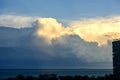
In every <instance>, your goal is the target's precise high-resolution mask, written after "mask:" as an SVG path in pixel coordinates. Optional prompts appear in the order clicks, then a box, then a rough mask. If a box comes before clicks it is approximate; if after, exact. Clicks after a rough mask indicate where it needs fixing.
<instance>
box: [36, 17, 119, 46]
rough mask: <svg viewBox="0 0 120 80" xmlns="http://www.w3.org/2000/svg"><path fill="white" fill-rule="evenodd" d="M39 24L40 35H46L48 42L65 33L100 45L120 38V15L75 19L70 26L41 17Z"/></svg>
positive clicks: (38, 32)
mask: <svg viewBox="0 0 120 80" xmlns="http://www.w3.org/2000/svg"><path fill="white" fill-rule="evenodd" d="M37 24H38V26H40V28H39V29H38V31H37V34H38V36H42V37H44V38H45V39H46V41H48V43H51V40H52V39H55V38H61V36H64V35H78V36H79V37H80V38H82V39H83V40H84V41H87V42H96V43H98V46H101V45H106V44H107V42H108V41H112V40H114V39H120V36H119V35H120V16H117V17H111V18H95V19H87V20H84V21H82V20H81V21H73V22H71V24H70V25H69V26H68V27H64V26H62V24H61V23H59V22H57V20H56V19H54V18H40V19H38V21H37Z"/></svg>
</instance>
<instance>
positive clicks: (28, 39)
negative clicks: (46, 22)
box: [0, 27, 112, 68]
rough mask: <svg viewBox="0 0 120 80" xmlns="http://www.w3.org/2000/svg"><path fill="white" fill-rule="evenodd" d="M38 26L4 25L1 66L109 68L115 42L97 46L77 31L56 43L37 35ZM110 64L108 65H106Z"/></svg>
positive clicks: (0, 53)
mask: <svg viewBox="0 0 120 80" xmlns="http://www.w3.org/2000/svg"><path fill="white" fill-rule="evenodd" d="M35 31H36V27H32V28H21V29H15V28H7V27H0V34H1V36H0V68H95V67H96V68H108V67H111V66H112V62H111V58H112V57H111V56H112V55H111V50H110V49H111V44H109V45H108V46H105V47H97V44H96V43H86V42H84V41H83V40H82V39H80V38H79V37H78V36H76V35H72V36H63V37H62V40H64V41H62V40H60V39H55V40H53V41H52V45H48V44H46V43H45V41H44V39H42V38H40V37H37V36H36V35H35ZM106 64H107V65H106Z"/></svg>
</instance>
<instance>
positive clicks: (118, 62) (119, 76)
mask: <svg viewBox="0 0 120 80" xmlns="http://www.w3.org/2000/svg"><path fill="white" fill-rule="evenodd" d="M112 48H113V78H114V80H120V40H114V41H113V42H112Z"/></svg>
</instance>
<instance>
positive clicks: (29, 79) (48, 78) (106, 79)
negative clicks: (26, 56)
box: [6, 74, 113, 80]
mask: <svg viewBox="0 0 120 80" xmlns="http://www.w3.org/2000/svg"><path fill="white" fill-rule="evenodd" d="M6 80H113V75H111V74H110V75H105V76H102V77H94V76H91V77H89V76H79V75H76V76H57V75H55V74H49V75H39V76H38V77H33V76H26V77H25V76H23V75H18V76H16V77H15V78H7V79H6Z"/></svg>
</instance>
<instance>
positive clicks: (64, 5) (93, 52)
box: [0, 0, 120, 69]
mask: <svg viewBox="0 0 120 80" xmlns="http://www.w3.org/2000/svg"><path fill="white" fill-rule="evenodd" d="M119 4H120V1H119V0H0V26H1V27H0V34H2V35H1V36H2V37H0V56H1V57H0V64H1V65H0V68H1V69H3V68H5V69H6V68H7V69H8V68H38V69H39V68H112V44H111V42H112V41H113V39H118V38H120V37H119V34H120V27H119V26H120V5H119ZM4 28H5V29H4ZM6 49H7V50H6ZM6 55H7V56H6ZM58 63H59V64H58Z"/></svg>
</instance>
